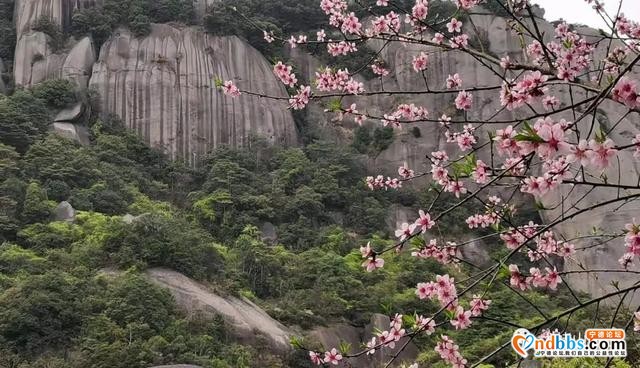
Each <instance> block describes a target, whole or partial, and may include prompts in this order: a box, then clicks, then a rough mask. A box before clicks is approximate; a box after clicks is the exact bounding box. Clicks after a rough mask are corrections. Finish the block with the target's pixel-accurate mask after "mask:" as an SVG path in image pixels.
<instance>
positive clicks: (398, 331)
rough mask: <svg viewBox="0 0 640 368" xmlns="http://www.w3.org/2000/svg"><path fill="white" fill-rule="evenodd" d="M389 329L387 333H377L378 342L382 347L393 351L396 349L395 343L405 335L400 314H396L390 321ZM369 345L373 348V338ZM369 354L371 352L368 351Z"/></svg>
mask: <svg viewBox="0 0 640 368" xmlns="http://www.w3.org/2000/svg"><path fill="white" fill-rule="evenodd" d="M389 327H391V328H390V329H389V330H388V331H381V332H380V333H378V340H379V341H380V344H381V345H382V346H384V347H388V348H390V349H393V348H395V347H396V342H398V341H400V339H401V338H402V337H404V336H405V334H406V330H405V329H404V328H402V314H396V315H395V317H393V318H392V319H391V322H390V323H389ZM370 343H372V344H373V346H375V338H373V339H372V340H371V342H370ZM370 352H371V350H369V353H370Z"/></svg>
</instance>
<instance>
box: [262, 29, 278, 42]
mask: <svg viewBox="0 0 640 368" xmlns="http://www.w3.org/2000/svg"><path fill="white" fill-rule="evenodd" d="M262 33H263V35H264V40H265V41H267V43H272V42H273V41H275V38H274V37H273V31H271V32H267V31H263V32H262Z"/></svg>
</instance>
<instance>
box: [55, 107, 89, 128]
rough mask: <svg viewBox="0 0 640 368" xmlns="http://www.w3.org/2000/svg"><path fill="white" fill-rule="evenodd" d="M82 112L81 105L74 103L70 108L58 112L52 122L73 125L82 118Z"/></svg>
mask: <svg viewBox="0 0 640 368" xmlns="http://www.w3.org/2000/svg"><path fill="white" fill-rule="evenodd" d="M83 112H84V107H83V105H82V103H76V104H74V105H73V106H71V107H67V108H65V109H62V110H60V111H59V112H58V114H57V115H56V117H55V119H53V121H54V122H56V123H73V122H75V121H77V120H79V119H80V118H81V117H82V114H83Z"/></svg>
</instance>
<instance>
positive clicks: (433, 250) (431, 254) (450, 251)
mask: <svg viewBox="0 0 640 368" xmlns="http://www.w3.org/2000/svg"><path fill="white" fill-rule="evenodd" d="M457 248H458V247H457V244H456V243H453V242H447V244H446V245H445V246H438V241H437V240H436V239H431V240H430V241H429V244H427V245H425V246H423V247H421V248H420V249H417V250H415V251H413V252H411V256H413V257H416V258H422V259H429V258H431V259H434V260H435V261H437V262H438V263H441V264H443V265H446V264H450V263H456V262H458V258H456V254H457Z"/></svg>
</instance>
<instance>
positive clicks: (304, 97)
mask: <svg viewBox="0 0 640 368" xmlns="http://www.w3.org/2000/svg"><path fill="white" fill-rule="evenodd" d="M310 97H311V87H309V86H300V88H299V89H298V93H297V94H296V95H294V96H292V97H291V98H290V99H289V105H290V106H291V108H292V109H294V110H302V109H304V108H305V107H306V106H307V105H308V104H309V98H310Z"/></svg>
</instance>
